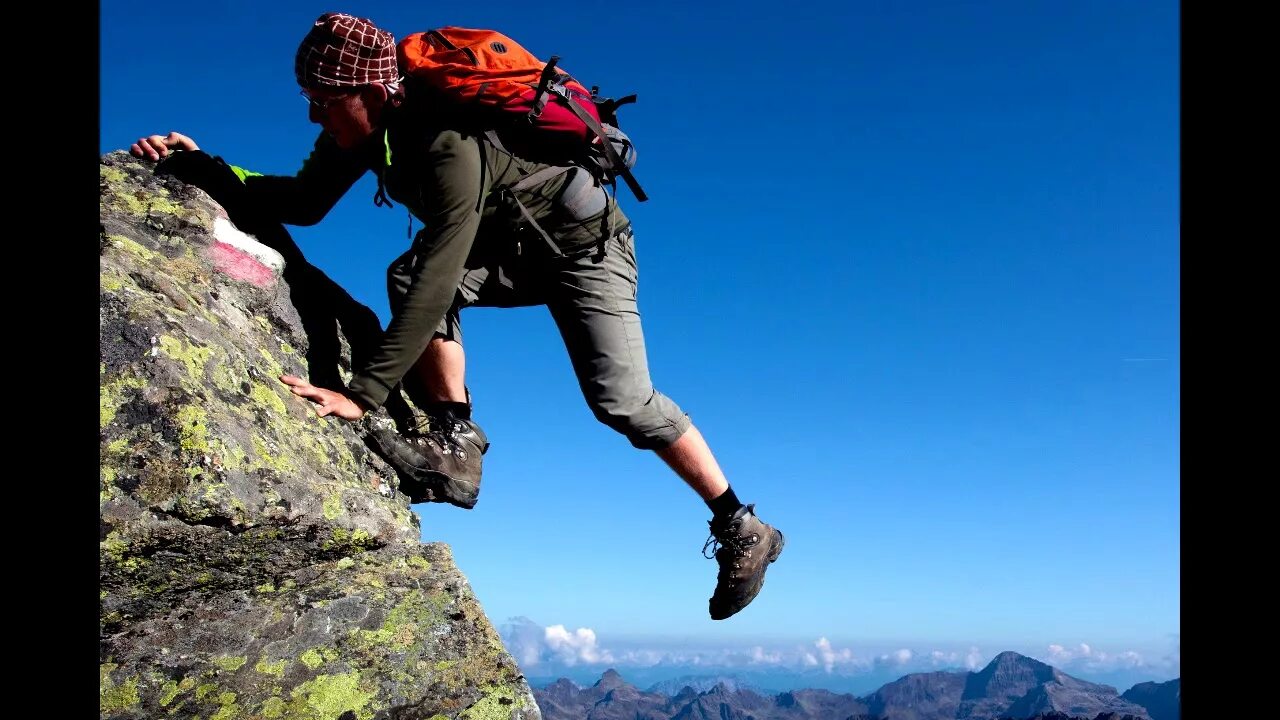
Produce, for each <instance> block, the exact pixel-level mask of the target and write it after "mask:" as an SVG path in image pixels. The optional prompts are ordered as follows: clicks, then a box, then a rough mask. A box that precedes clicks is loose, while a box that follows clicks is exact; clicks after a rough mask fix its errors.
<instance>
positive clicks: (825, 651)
mask: <svg viewBox="0 0 1280 720" xmlns="http://www.w3.org/2000/svg"><path fill="white" fill-rule="evenodd" d="M813 646H814V647H816V648H818V657H820V658H822V668H823V669H824V670H826V671H827V672H831V671H832V670H834V669H835V666H836V665H841V664H847V663H852V662H853V650H851V649H849V648H845V649H843V650H836V649H835V648H833V647H831V641H830V640H827V639H826V638H825V637H820V638H818V640H817V641H816V642H814V643H813Z"/></svg>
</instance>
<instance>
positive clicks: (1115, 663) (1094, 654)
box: [1041, 643, 1149, 672]
mask: <svg viewBox="0 0 1280 720" xmlns="http://www.w3.org/2000/svg"><path fill="white" fill-rule="evenodd" d="M1041 659H1042V660H1044V661H1045V662H1047V663H1049V664H1050V665H1053V666H1055V667H1058V668H1061V669H1063V670H1077V671H1078V670H1088V671H1095V672H1096V671H1106V670H1131V669H1135V668H1143V667H1148V666H1149V663H1148V662H1147V660H1146V658H1145V657H1143V655H1142V654H1141V653H1139V652H1135V651H1133V650H1125V651H1123V652H1119V653H1114V652H1112V653H1109V652H1106V651H1105V650H1098V649H1096V648H1094V647H1093V646H1091V645H1089V644H1088V643H1080V644H1079V645H1077V646H1076V647H1074V648H1068V647H1065V646H1063V645H1058V644H1056V643H1055V644H1052V645H1050V646H1049V647H1048V648H1047V650H1046V655H1045V657H1044V658H1041Z"/></svg>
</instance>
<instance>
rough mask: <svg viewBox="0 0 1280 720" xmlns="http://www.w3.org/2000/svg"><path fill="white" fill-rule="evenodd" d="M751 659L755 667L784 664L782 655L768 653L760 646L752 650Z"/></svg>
mask: <svg viewBox="0 0 1280 720" xmlns="http://www.w3.org/2000/svg"><path fill="white" fill-rule="evenodd" d="M749 657H750V662H751V664H753V665H778V664H780V663H782V653H780V652H766V651H765V649H764V648H763V647H760V646H759V645H757V646H755V647H753V648H751V653H750V656H749ZM815 664H816V662H815Z"/></svg>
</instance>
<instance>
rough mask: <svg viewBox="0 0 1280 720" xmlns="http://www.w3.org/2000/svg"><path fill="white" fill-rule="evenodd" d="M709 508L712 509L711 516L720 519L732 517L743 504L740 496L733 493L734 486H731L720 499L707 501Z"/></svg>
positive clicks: (721, 494)
mask: <svg viewBox="0 0 1280 720" xmlns="http://www.w3.org/2000/svg"><path fill="white" fill-rule="evenodd" d="M707 507H709V508H711V514H712V515H714V516H715V517H718V518H727V517H732V516H733V514H734V513H736V512H738V509H739V508H741V507H742V502H741V501H740V500H738V495H737V493H735V492H734V491H733V486H732V485H731V486H729V489H728V490H725V491H724V492H722V493H720V497H718V498H715V499H713V500H708V501H707Z"/></svg>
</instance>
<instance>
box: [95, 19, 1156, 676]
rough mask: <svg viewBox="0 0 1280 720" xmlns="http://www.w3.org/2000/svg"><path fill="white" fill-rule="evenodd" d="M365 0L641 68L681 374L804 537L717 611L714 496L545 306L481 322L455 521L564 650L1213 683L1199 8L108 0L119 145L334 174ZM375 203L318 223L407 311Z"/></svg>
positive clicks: (316, 256) (640, 245) (480, 316)
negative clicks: (1204, 669)
mask: <svg viewBox="0 0 1280 720" xmlns="http://www.w3.org/2000/svg"><path fill="white" fill-rule="evenodd" d="M328 10H340V11H345V12H351V13H354V14H357V15H362V16H365V17H368V18H370V19H372V20H374V21H375V22H377V23H378V24H380V25H381V26H383V27H384V28H386V29H388V30H390V31H391V32H392V33H393V34H395V35H396V37H397V38H399V37H402V36H403V35H405V34H406V33H408V32H413V31H416V30H423V29H427V28H430V27H433V26H437V25H446V24H453V25H463V26H470V27H494V28H497V29H500V30H502V31H503V32H506V33H507V34H509V35H511V36H513V37H515V38H516V39H518V40H520V41H521V42H522V43H524V44H525V45H526V47H528V48H529V49H530V50H532V51H533V52H534V53H535V54H537V55H539V56H541V57H544V58H545V57H548V56H550V55H552V54H557V55H560V57H561V61H560V65H561V67H563V68H565V69H567V70H568V71H569V72H571V73H573V74H574V75H575V76H577V77H578V78H579V79H581V80H583V81H584V82H585V83H586V84H587V85H588V86H590V85H592V84H598V85H600V87H601V89H602V92H603V93H605V94H607V95H615V96H620V95H624V94H628V93H631V92H635V93H637V94H638V96H639V102H638V103H637V104H635V105H631V106H627V107H626V108H624V109H623V111H622V114H621V125H622V127H623V128H624V129H625V130H626V131H627V132H628V133H629V134H630V135H631V137H632V138H633V140H635V142H636V143H637V146H638V150H639V162H638V164H637V165H636V168H635V172H636V175H637V177H638V178H639V180H640V182H641V183H642V184H643V185H644V187H645V189H646V190H647V191H648V193H649V195H650V197H651V198H652V199H651V200H650V201H649V202H647V203H644V204H640V203H636V202H635V201H634V198H631V197H630V196H629V195H628V194H627V191H626V190H623V191H622V196H623V203H624V208H625V209H626V211H627V212H628V214H629V215H630V216H631V218H632V219H633V221H634V223H635V227H636V233H637V235H636V238H637V252H638V255H639V262H640V277H641V283H640V307H641V312H642V316H643V319H644V323H645V334H646V340H647V343H648V347H649V359H650V364H651V369H652V372H653V376H654V380H655V384H656V385H657V387H658V388H659V389H661V390H662V391H663V392H665V393H666V394H668V395H669V396H671V397H672V398H673V399H675V400H676V402H677V403H679V404H680V405H681V406H682V407H683V408H684V409H685V410H686V411H687V412H689V413H690V414H691V416H692V418H693V420H694V422H695V423H696V424H697V425H698V427H699V428H700V429H701V430H702V432H703V434H704V435H705V436H706V437H707V439H708V441H709V442H710V444H711V446H712V448H713V449H714V450H715V452H716V453H717V456H718V458H719V461H720V463H721V465H722V467H723V468H724V469H725V471H726V473H727V475H728V476H729V479H730V481H731V482H732V483H733V486H734V488H735V489H736V490H737V492H738V495H739V496H740V497H742V498H743V499H744V500H745V501H747V502H752V503H756V504H757V511H758V513H759V514H760V516H761V517H762V518H763V519H765V520H766V521H767V522H770V523H772V524H775V525H776V526H778V527H779V528H780V529H782V530H783V531H784V532H785V533H786V535H787V542H788V544H787V550H786V552H785V553H784V555H783V557H782V559H781V560H780V561H779V563H778V564H777V565H775V566H774V567H773V569H772V570H770V572H769V575H768V582H767V584H766V587H765V589H764V592H763V593H762V594H761V595H760V597H759V598H758V599H757V600H756V601H755V603H754V604H752V605H751V606H750V607H749V608H748V609H747V610H745V611H744V612H742V613H741V614H739V615H738V616H735V617H734V618H732V619H730V620H728V621H726V622H721V623H713V622H712V621H710V620H709V619H708V618H707V611H706V600H707V598H708V597H709V596H710V594H711V590H712V587H713V586H714V582H715V566H714V563H713V562H712V561H709V560H704V559H703V558H702V557H701V554H700V552H699V550H700V548H701V547H702V542H703V540H704V539H705V537H706V534H707V527H706V521H707V519H708V517H709V515H708V512H707V510H706V507H705V506H704V505H703V504H702V503H701V501H700V500H699V499H698V498H697V496H696V495H695V494H694V493H693V492H692V491H691V490H689V489H688V488H686V487H685V486H684V485H683V483H681V482H680V481H679V480H678V479H676V477H675V476H674V475H672V474H670V473H669V471H667V470H666V468H665V466H663V465H662V463H661V462H660V461H659V460H658V459H657V458H656V457H655V456H653V455H652V454H650V453H642V452H639V451H636V450H634V449H632V448H631V447H630V445H629V444H628V443H627V442H626V440H625V439H624V438H622V437H621V436H620V435H617V434H615V433H614V432H613V431H611V430H609V429H607V428H605V427H604V426H603V425H600V424H599V423H597V422H596V421H595V420H594V418H593V417H592V416H591V414H590V412H589V411H588V410H587V408H586V405H585V403H584V402H583V400H582V398H581V395H580V393H579V391H578V388H577V385H576V382H575V380H574V377H573V374H572V372H571V368H570V365H569V362H568V359H567V357H566V355H565V352H564V349H563V346H562V345H561V342H560V339H559V336H558V334H557V333H556V330H555V326H554V325H553V323H552V322H551V320H550V318H549V317H548V315H547V313H546V311H545V310H544V309H541V308H534V309H519V310H496V309H471V310H468V311H466V312H465V313H464V314H463V321H464V328H465V333H466V341H467V349H468V356H467V360H468V384H469V386H470V388H471V390H472V393H473V395H474V397H475V402H476V417H477V419H478V420H479V422H480V423H481V425H482V426H483V427H484V429H485V430H486V432H487V433H488V435H489V437H490V440H491V441H492V443H493V447H492V449H491V450H490V452H489V454H488V455H487V456H486V458H485V462H486V467H485V479H484V486H483V488H484V489H483V492H482V494H481V502H480V503H479V505H478V506H477V507H476V509H475V510H473V511H471V512H464V511H461V510H458V509H456V508H453V507H449V506H441V505H421V506H417V507H416V509H417V510H418V512H419V514H420V515H421V518H422V525H423V537H424V539H426V540H439V541H443V542H447V543H449V545H450V546H451V547H452V548H453V552H454V555H455V557H456V559H457V561H458V563H459V565H460V566H461V567H462V569H463V570H464V572H465V573H466V574H467V576H468V577H469V578H470V580H471V583H472V585H473V587H474V588H475V590H476V592H477V594H478V595H479V597H480V599H481V601H482V603H483V604H484V606H485V608H486V611H487V612H488V613H489V615H490V617H491V618H492V619H493V620H494V622H495V623H498V624H501V623H503V622H505V621H507V619H509V618H516V617H522V618H528V619H529V621H530V622H532V623H533V624H535V625H537V626H539V627H541V628H544V634H543V636H542V640H541V642H542V647H541V649H540V650H539V651H538V652H535V653H532V654H530V655H529V656H528V657H529V658H532V660H533V662H535V663H536V662H542V663H544V665H543V667H544V669H545V667H547V666H546V663H553V662H556V661H561V662H568V661H573V662H576V663H579V664H582V663H587V664H590V659H591V658H593V657H594V658H595V660H597V661H599V660H601V658H602V657H605V656H603V655H601V654H600V652H601V651H602V650H603V651H608V652H610V653H611V654H610V655H609V657H611V658H612V659H613V660H614V662H615V664H616V663H617V661H618V658H620V657H622V656H623V654H624V652H631V651H637V649H639V650H645V651H648V652H651V653H657V654H661V653H663V652H668V651H673V650H672V649H673V648H676V647H681V648H688V647H695V646H696V647H698V648H703V649H705V651H706V652H707V653H715V652H720V651H722V650H723V649H725V648H731V647H732V648H738V647H742V648H748V649H749V648H753V647H760V648H761V653H759V654H757V655H756V657H763V658H770V657H773V656H774V655H773V654H771V653H777V654H778V655H779V656H780V655H781V654H782V653H783V652H784V651H785V652H790V650H787V649H788V648H791V649H794V648H807V649H808V650H807V652H810V653H816V656H818V657H819V659H821V656H822V655H823V652H824V651H823V649H822V648H823V647H824V646H823V645H822V642H825V643H826V646H825V647H827V648H828V649H829V652H830V654H831V657H833V658H836V659H837V660H839V659H840V658H844V657H847V658H848V659H849V663H848V664H847V665H848V667H849V668H852V667H854V666H855V665H856V664H857V663H856V661H858V660H867V661H870V660H871V659H873V658H874V657H876V655H877V653H880V652H894V651H896V650H899V649H909V650H910V651H911V652H912V653H913V657H915V658H917V659H919V658H924V657H927V656H929V654H930V653H932V652H934V651H935V650H936V651H938V652H940V653H943V654H944V655H945V654H946V653H957V655H956V656H955V657H959V658H963V657H965V656H967V655H969V654H971V651H972V649H973V648H977V649H978V654H979V656H981V657H985V658H986V659H989V658H990V657H992V656H994V655H995V654H996V653H998V652H999V651H1001V650H1006V649H1012V650H1018V651H1020V652H1024V653H1026V654H1031V655H1036V656H1037V657H1040V658H1041V659H1045V660H1046V661H1049V660H1050V659H1051V658H1057V659H1058V660H1060V661H1061V664H1066V665H1068V666H1070V663H1072V662H1075V663H1079V662H1082V659H1087V658H1089V657H1092V658H1094V659H1095V660H1097V659H1098V658H1099V656H1102V657H1104V658H1109V659H1110V660H1111V661H1112V663H1121V664H1123V663H1124V662H1128V663H1129V665H1130V666H1134V663H1135V661H1134V659H1133V658H1134V657H1135V656H1136V657H1138V658H1139V659H1140V660H1139V662H1140V664H1139V665H1137V667H1142V668H1146V669H1148V670H1149V671H1150V674H1151V676H1152V677H1153V678H1154V677H1172V676H1174V675H1177V674H1178V672H1179V668H1178V665H1177V657H1178V652H1179V649H1178V642H1179V641H1178V639H1177V638H1178V632H1179V625H1180V590H1179V585H1180V575H1179V564H1180V550H1179V511H1180V505H1179V483H1180V473H1179V383H1180V360H1179V358H1180V351H1179V344H1180V340H1179V272H1180V265H1179V162H1180V159H1179V102H1180V100H1179V52H1180V50H1179V33H1180V28H1179V17H1178V5H1177V4H1176V3H1172V2H1126V3H1109V2H1070V3H1067V2H1062V3H1023V2H987V3H950V2H936V3H933V2H919V3H901V4H891V3H851V4H835V3H831V4H828V3H825V2H803V3H799V4H797V3H785V4H782V3H758V2H746V3H740V2H735V3H703V4H688V5H686V4H683V3H672V2H665V1H664V2H657V3H654V2H650V3H646V4H644V6H643V7H641V4H639V3H634V4H619V3H608V4H594V5H586V6H583V7H582V9H581V12H572V11H570V10H568V9H565V8H559V9H557V11H555V12H548V9H547V6H545V5H539V4H537V3H527V2H524V3H515V2H504V1H497V2H487V3H475V4H468V5H466V6H459V7H446V6H438V5H422V4H416V3H390V2H351V3H348V4H347V5H345V6H336V5H323V4H315V3H303V2H293V1H292V0H290V1H287V2H278V3H248V2H240V1H238V0H236V1H228V2H210V3H185V4H179V5H176V6H172V7H169V8H166V9H165V10H164V11H163V12H156V11H155V9H154V6H151V5H146V4H143V3H138V2H124V1H122V0H107V1H106V2H103V3H102V4H101V34H102V44H101V52H102V58H101V59H102V63H101V102H102V106H101V113H100V131H101V135H100V141H99V147H100V150H101V151H102V152H107V151H110V150H115V149H120V148H125V147H127V146H128V145H129V143H131V142H132V141H133V140H135V139H136V138H137V137H139V136H141V135H144V134H152V133H165V132H168V131H169V130H178V131H181V132H184V133H187V134H189V135H191V136H192V137H194V138H195V139H196V141H197V142H198V143H200V145H201V148H202V149H205V150H207V151H209V152H211V153H214V154H218V155H222V156H223V157H224V158H226V159H227V160H228V161H229V162H231V163H233V164H237V165H241V166H245V167H248V168H251V169H254V170H257V171H261V172H268V173H283V174H289V173H292V172H294V171H295V170H296V169H297V168H298V166H299V165H300V163H301V160H302V159H303V158H304V157H305V156H306V154H307V152H308V150H309V148H310V146H311V143H312V142H313V140H314V138H315V134H316V132H317V128H316V126H313V125H310V124H309V123H308V122H307V112H306V106H305V104H304V101H303V100H302V98H300V97H299V96H298V92H297V86H296V84H295V82H294V79H293V53H294V50H295V49H296V47H297V43H298V41H299V40H300V39H301V38H302V36H303V34H305V32H306V30H307V28H308V27H309V24H310V23H311V21H313V20H314V19H315V17H316V16H318V15H319V14H320V13H322V12H325V11H328ZM373 191H374V184H373V182H372V180H371V179H370V178H365V179H364V180H362V181H361V183H360V184H358V185H357V186H356V187H355V188H354V189H353V190H352V191H351V192H350V193H349V194H348V195H347V197H346V198H344V199H343V200H342V202H340V203H339V205H338V206H337V207H336V208H335V209H334V210H333V212H332V213H331V214H330V216H329V217H328V218H327V219H326V220H325V222H324V223H322V224H321V225H319V226H316V227H312V228H296V229H292V230H293V232H294V237H295V238H296V239H297V240H298V242H299V244H300V245H301V246H302V248H303V250H304V251H305V252H306V253H307V255H308V257H309V258H310V259H311V261H312V262H313V263H315V264H316V265H318V266H319V267H321V268H322V269H324V270H325V271H326V272H328V273H329V275H330V276H331V277H333V278H334V279H335V280H337V281H338V282H339V283H341V284H342V285H343V286H345V287H347V288H348V289H349V290H350V291H351V292H352V294H353V295H354V296H355V297H356V298H357V299H358V300H360V301H361V302H364V303H366V304H367V305H369V306H370V307H372V308H373V309H374V310H375V311H377V312H378V313H379V315H380V316H381V317H382V318H383V320H384V322H385V320H386V319H387V317H388V311H387V305H386V298H385V286H384V269H385V266H386V265H387V263H389V262H390V261H391V260H392V259H393V258H394V257H395V256H396V255H398V254H399V253H400V252H402V251H403V250H404V249H405V248H406V247H407V244H408V240H407V238H406V235H405V232H406V224H407V219H406V216H405V214H404V211H403V209H402V208H400V207H399V206H397V207H396V209H395V210H387V209H381V208H375V207H374V206H373V204H372V201H371V198H372V195H373ZM415 227H417V224H416V223H415ZM557 626H563V628H564V631H565V632H566V633H567V635H565V637H567V638H569V640H567V641H566V640H564V639H563V638H562V637H561V636H560V635H559V634H558V633H559V631H558V630H555V629H554V628H556V627H557ZM579 629H583V630H587V631H588V632H590V633H591V638H592V640H591V642H587V641H586V640H582V639H581V638H586V637H587V636H586V635H585V634H581V633H578V634H575V633H577V631H578V630H579ZM574 638H578V640H575V639H574ZM820 641H821V642H820ZM1082 644H1083V646H1084V647H1086V648H1088V652H1085V651H1083V650H1081V649H1080V648H1081V646H1082ZM1054 647H1057V648H1059V650H1058V651H1054V650H1053V649H1052V648H1054ZM590 648H595V650H591V649H590ZM845 651H848V653H847V654H844V653H845ZM539 653H540V654H539ZM593 653H594V655H593ZM1125 653H1133V654H1134V655H1125ZM749 654H750V653H749V652H748V655H749ZM802 655H803V653H800V654H798V655H795V657H794V658H793V659H795V658H799V659H795V662H800V663H801V664H803V662H804V661H803V657H802ZM1068 656H1070V657H1068ZM1121 658H1127V660H1122V659H1121ZM1170 658H1172V659H1170ZM597 664H598V663H597ZM963 664H964V662H963V661H962V660H961V661H957V665H959V666H962V665H963ZM818 665H819V666H820V667H824V668H825V665H826V663H823V662H820V663H818ZM839 666H840V662H835V663H833V667H836V668H837V669H838V667H839ZM527 669H528V668H527ZM531 674H534V673H531ZM624 674H625V673H624Z"/></svg>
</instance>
